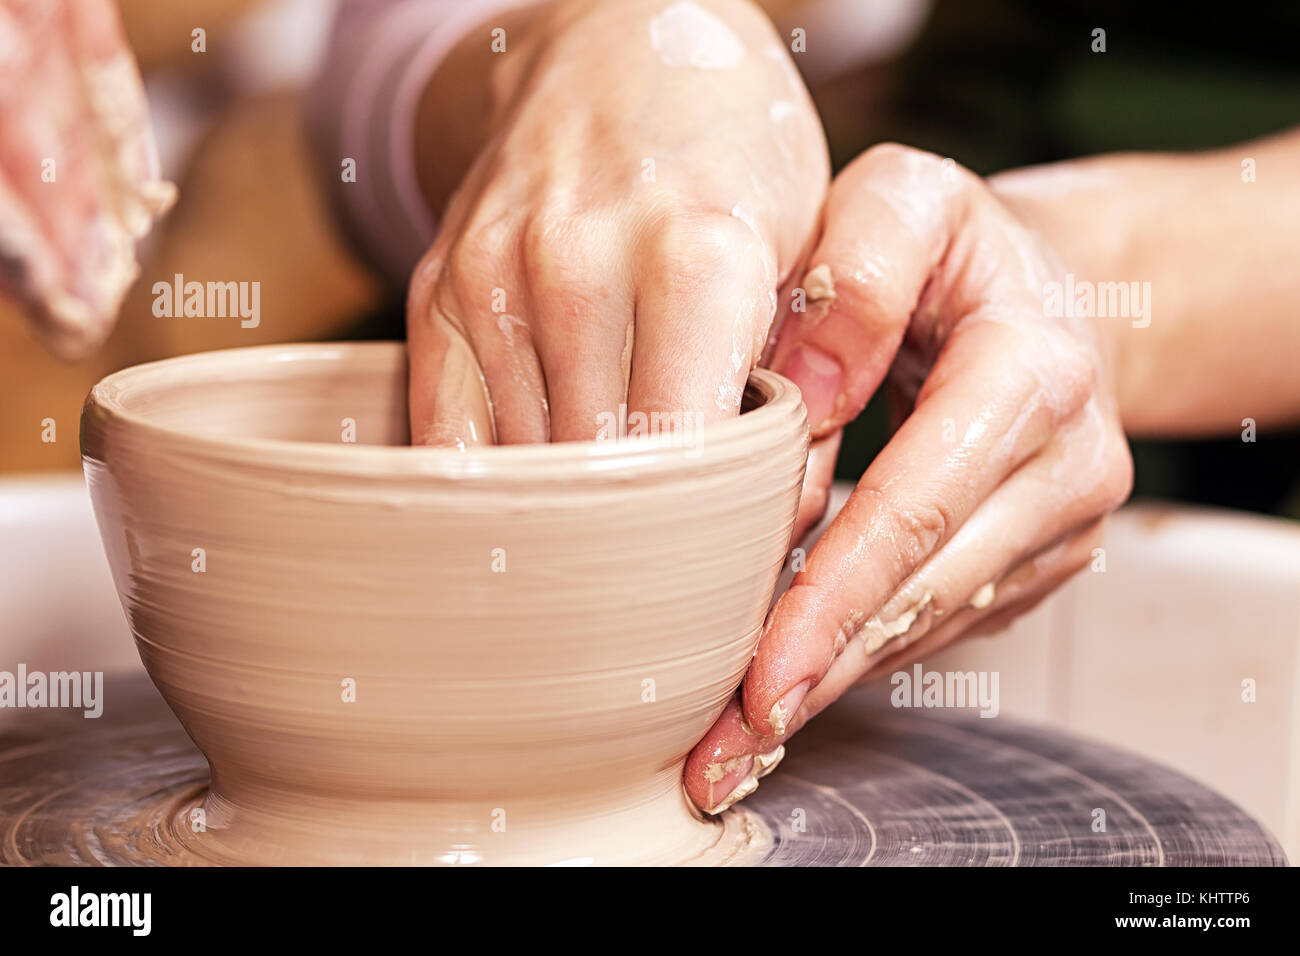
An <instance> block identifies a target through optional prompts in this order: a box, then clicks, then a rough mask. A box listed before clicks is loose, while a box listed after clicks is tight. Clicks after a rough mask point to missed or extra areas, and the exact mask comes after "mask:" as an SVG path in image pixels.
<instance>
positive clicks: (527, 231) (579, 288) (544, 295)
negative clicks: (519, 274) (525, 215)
mask: <svg viewBox="0 0 1300 956" xmlns="http://www.w3.org/2000/svg"><path fill="white" fill-rule="evenodd" d="M597 237H598V230H597V228H596V225H595V224H594V223H592V222H591V221H589V220H587V219H585V218H583V217H573V216H558V215H538V216H534V217H533V218H531V219H530V220H529V221H528V222H527V223H526V224H525V226H524V230H523V240H522V245H523V270H524V277H525V282H526V284H527V287H528V292H529V295H530V297H531V300H532V304H533V307H534V308H536V309H538V310H539V311H540V312H542V313H546V314H553V313H560V314H566V315H568V316H569V317H570V318H575V319H576V318H578V317H580V316H582V315H586V316H591V315H594V314H598V313H599V311H600V307H601V306H602V305H603V304H604V303H606V302H607V301H608V300H609V299H610V297H611V295H612V294H613V293H612V292H611V290H610V289H609V287H608V283H607V273H606V271H605V270H603V269H602V268H601V267H600V263H601V262H602V261H603V260H604V258H605V254H604V253H603V252H602V251H601V249H600V248H599V244H598V238H597Z"/></svg>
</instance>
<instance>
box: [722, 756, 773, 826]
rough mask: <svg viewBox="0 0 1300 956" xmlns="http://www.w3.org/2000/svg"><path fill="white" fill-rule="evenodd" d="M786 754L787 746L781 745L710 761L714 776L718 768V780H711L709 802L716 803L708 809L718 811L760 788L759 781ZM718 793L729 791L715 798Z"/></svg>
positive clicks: (725, 808) (727, 807)
mask: <svg viewBox="0 0 1300 956" xmlns="http://www.w3.org/2000/svg"><path fill="white" fill-rule="evenodd" d="M784 756H785V747H784V746H780V747H777V748H776V749H775V750H773V751H770V752H768V753H765V754H756V755H754V756H746V757H733V758H732V759H731V760H728V761H727V762H726V763H722V764H710V765H709V776H710V777H712V776H713V775H714V773H715V772H716V774H717V780H716V781H715V780H713V779H710V780H709V802H710V804H712V805H711V806H710V807H709V808H708V812H709V813H711V814H714V815H717V814H719V813H721V812H722V811H723V810H727V809H729V808H730V807H731V806H732V805H734V804H735V803H736V802H737V801H740V800H743V799H745V797H747V796H749V795H750V794H751V793H753V792H754V791H755V790H757V789H758V781H759V780H761V779H762V778H763V777H766V776H767V775H768V774H769V773H771V772H772V771H773V770H774V769H775V768H776V765H777V764H779V763H780V762H781V758H782V757H784ZM715 768H716V771H715ZM728 787H730V789H728ZM715 793H725V794H726V796H725V797H723V798H722V800H720V801H718V802H714V794H715Z"/></svg>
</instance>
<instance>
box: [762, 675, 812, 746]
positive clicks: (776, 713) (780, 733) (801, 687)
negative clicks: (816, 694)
mask: <svg viewBox="0 0 1300 956" xmlns="http://www.w3.org/2000/svg"><path fill="white" fill-rule="evenodd" d="M811 683H812V681H801V682H800V683H798V684H796V685H795V686H794V687H792V688H790V690H789V691H787V692H786V694H785V696H784V697H782V698H781V699H780V700H778V701H777V702H776V703H775V704H773V705H772V710H771V712H770V713H769V714H768V715H767V722H768V723H769V724H771V725H772V736H773V737H784V736H785V730H786V727H787V726H789V723H790V718H791V717H793V716H794V715H795V712H796V711H797V710H798V709H799V705H800V704H802V703H803V699H804V697H806V696H807V694H808V687H809V685H810V684H811Z"/></svg>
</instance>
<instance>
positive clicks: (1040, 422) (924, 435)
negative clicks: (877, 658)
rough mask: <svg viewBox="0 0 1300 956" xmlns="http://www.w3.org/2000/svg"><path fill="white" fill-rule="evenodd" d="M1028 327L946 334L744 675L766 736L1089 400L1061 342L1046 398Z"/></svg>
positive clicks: (1087, 381)
mask: <svg viewBox="0 0 1300 956" xmlns="http://www.w3.org/2000/svg"><path fill="white" fill-rule="evenodd" d="M1027 335H1028V336H1029V338H1033V337H1035V336H1037V335H1038V333H1037V331H1035V332H1034V333H1032V334H1029V333H1025V332H1023V331H1022V330H1021V329H1019V328H1018V327H1017V326H1015V325H1012V324H1007V323H1002V322H985V321H972V322H968V323H966V324H963V325H961V326H959V327H958V329H957V330H956V331H955V332H954V333H953V334H952V335H951V336H950V337H949V339H948V341H947V343H946V344H945V346H944V349H943V351H942V352H941V353H940V355H939V359H938V361H937V362H936V364H935V367H934V371H933V372H932V373H931V377H930V379H928V380H927V383H926V389H925V390H924V391H923V392H922V395H921V396H920V399H919V400H918V405H917V407H916V410H915V412H914V413H913V414H912V416H911V417H910V418H909V419H908V420H907V421H906V422H905V423H904V425H903V427H902V428H901V429H900V430H899V431H898V433H897V434H896V435H895V436H894V437H893V439H891V440H890V442H889V444H888V445H886V446H885V448H884V450H883V451H882V452H881V453H880V454H879V455H878V456H877V457H876V459H875V460H874V461H873V462H872V464H871V467H870V468H868V469H867V472H866V473H865V474H864V475H863V476H862V479H861V481H859V483H858V486H857V488H856V489H855V490H854V492H853V494H852V495H850V497H849V500H848V502H847V503H846V504H845V506H844V508H843V509H842V510H841V511H840V513H839V514H838V515H837V516H836V518H835V520H834V521H832V522H831V525H830V527H829V528H828V529H827V531H826V533H825V534H823V535H822V537H821V540H820V541H819V542H818V543H817V545H816V547H815V548H813V550H812V552H811V554H810V555H809V556H808V560H807V564H806V569H805V571H804V572H803V573H802V574H800V575H798V576H797V577H796V578H795V582H794V584H793V586H792V587H791V588H790V589H789V590H788V591H786V593H785V594H783V595H782V596H781V598H780V599H779V600H778V601H777V603H776V606H775V607H774V608H773V610H772V613H771V615H770V618H769V624H768V628H767V630H766V633H765V635H764V637H763V639H762V641H761V642H760V644H759V647H758V651H757V653H756V655H755V658H754V663H753V664H752V665H751V667H750V670H749V673H748V674H747V676H746V679H745V687H744V706H745V714H746V716H747V717H748V718H749V719H750V721H751V723H754V725H755V727H757V728H759V729H761V730H763V731H764V732H766V731H767V730H768V729H769V727H770V726H771V725H770V723H769V721H771V720H773V719H777V720H778V721H779V720H780V719H781V715H786V716H787V717H788V715H789V714H790V713H792V712H793V710H794V709H795V708H797V706H798V704H799V701H800V700H801V699H802V697H803V695H804V694H805V693H806V692H807V691H808V689H809V688H810V687H811V686H812V685H813V684H815V683H816V682H817V681H818V680H819V679H820V678H821V676H822V674H823V673H824V672H825V669H826V667H827V665H828V664H829V662H830V661H831V660H832V659H833V658H834V656H835V654H836V653H837V647H842V646H843V643H844V642H845V641H846V640H848V639H849V638H851V637H854V636H856V635H857V634H858V633H859V632H860V631H861V630H862V628H863V626H864V625H865V624H867V623H868V622H870V621H872V620H873V615H875V614H876V613H877V612H878V611H880V610H881V609H882V605H883V604H884V603H885V601H886V599H888V598H889V597H890V596H891V595H893V594H894V593H895V592H896V591H897V590H898V589H899V588H900V587H901V585H902V584H903V582H904V581H905V580H907V579H908V578H909V577H911V576H912V575H913V574H914V573H915V572H916V571H917V570H918V569H919V568H921V567H922V566H923V565H924V564H925V563H926V562H927V561H929V560H930V558H931V557H932V556H933V555H934V554H936V553H937V552H938V551H939V549H940V548H942V547H943V546H944V545H946V544H947V543H948V541H949V540H950V539H951V538H952V537H953V535H955V534H957V532H958V531H959V529H960V528H961V527H962V526H963V524H965V522H966V521H967V519H968V518H969V517H970V516H971V515H972V514H973V513H974V511H975V510H976V508H977V507H978V506H979V504H980V503H981V502H982V501H983V500H984V499H985V498H987V497H988V496H989V495H990V494H991V493H992V492H993V490H994V489H995V488H996V487H997V486H998V485H1000V484H1001V483H1002V481H1003V480H1004V479H1005V478H1006V477H1007V475H1009V474H1011V472H1013V471H1014V470H1016V469H1017V468H1018V467H1020V465H1021V464H1023V463H1024V462H1025V461H1026V460H1028V459H1029V458H1030V457H1031V456H1033V455H1034V454H1036V453H1037V452H1038V451H1039V449H1040V448H1042V447H1043V445H1044V444H1045V443H1046V441H1047V440H1048V438H1049V437H1050V436H1051V435H1053V434H1054V433H1055V432H1056V430H1057V429H1058V428H1059V427H1060V426H1061V425H1062V424H1063V423H1064V422H1065V421H1066V420H1067V419H1068V418H1069V417H1070V416H1072V415H1073V414H1074V413H1075V412H1076V411H1077V410H1078V408H1079V407H1080V406H1081V405H1082V404H1083V402H1084V401H1085V400H1086V398H1087V396H1088V394H1089V392H1090V390H1091V387H1092V378H1091V370H1092V365H1091V364H1089V363H1088V361H1087V360H1086V357H1083V356H1080V357H1079V358H1078V359H1077V360H1076V361H1070V360H1068V359H1066V358H1065V353H1064V352H1063V351H1062V350H1057V352H1059V354H1056V353H1054V355H1053V361H1056V362H1057V366H1056V367H1057V368H1058V369H1059V378H1058V379H1057V380H1055V381H1054V382H1053V386H1052V388H1053V391H1052V393H1051V395H1050V396H1049V395H1047V394H1046V393H1045V392H1044V389H1043V385H1042V383H1041V382H1040V380H1039V376H1038V374H1037V373H1036V371H1035V370H1034V368H1035V366H1034V364H1033V363H1034V362H1036V361H1040V360H1041V359H1036V358H1033V357H1028V356H1026V355H1024V354H1023V353H1024V350H1025V348H1026V347H1027V346H1026V342H1027ZM1007 356H1018V357H1019V358H1018V359H1017V360H1014V361H1007V360H1006V358H1005V357H1007ZM949 439H951V440H949ZM992 566H993V567H998V566H999V565H992ZM922 599H923V596H922ZM918 600H920V602H921V603H920V604H919V606H918V607H916V608H910V607H909V608H902V609H900V610H899V616H898V617H897V618H896V619H894V618H885V619H884V620H885V621H886V627H885V630H886V631H889V630H892V629H895V628H898V627H901V626H903V624H904V623H905V622H906V621H907V620H908V618H909V615H910V616H911V617H915V615H916V614H918V613H920V611H921V610H923V609H924V607H925V604H924V601H923V600H921V599H918ZM787 695H788V696H787Z"/></svg>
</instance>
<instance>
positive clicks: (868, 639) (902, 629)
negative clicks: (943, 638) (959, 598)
mask: <svg viewBox="0 0 1300 956" xmlns="http://www.w3.org/2000/svg"><path fill="white" fill-rule="evenodd" d="M933 600H934V592H933V591H926V592H925V594H923V595H922V596H921V598H920V599H919V600H918V601H916V603H914V604H913V605H912V606H911V607H909V608H907V610H905V611H903V613H901V614H899V615H898V616H897V617H895V618H893V619H892V620H889V621H882V620H881V619H880V615H879V614H877V615H876V616H875V617H873V618H872V619H871V620H869V621H867V623H866V624H864V625H863V627H862V640H863V642H864V643H865V644H866V652H867V653H868V654H874V653H875V652H876V651H878V650H880V649H881V648H882V647H884V646H885V645H886V644H887V643H889V642H890V641H891V640H893V639H894V638H896V637H900V636H901V635H903V634H906V633H907V632H908V631H909V630H911V628H912V625H913V624H915V623H916V619H917V618H918V617H920V616H921V612H922V611H924V610H925V609H926V608H927V607H929V606H930V602H931V601H933Z"/></svg>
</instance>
